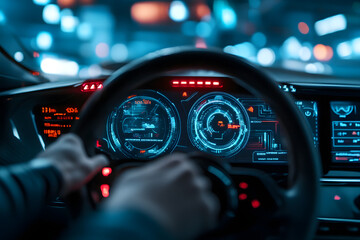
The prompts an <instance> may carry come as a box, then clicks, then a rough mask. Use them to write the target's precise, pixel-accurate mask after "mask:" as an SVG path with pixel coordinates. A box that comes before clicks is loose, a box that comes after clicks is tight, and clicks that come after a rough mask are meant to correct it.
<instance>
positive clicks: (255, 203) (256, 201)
mask: <svg viewBox="0 0 360 240" xmlns="http://www.w3.org/2000/svg"><path fill="white" fill-rule="evenodd" d="M251 206H252V207H253V208H259V207H260V202H259V200H257V199H254V200H252V201H251Z"/></svg>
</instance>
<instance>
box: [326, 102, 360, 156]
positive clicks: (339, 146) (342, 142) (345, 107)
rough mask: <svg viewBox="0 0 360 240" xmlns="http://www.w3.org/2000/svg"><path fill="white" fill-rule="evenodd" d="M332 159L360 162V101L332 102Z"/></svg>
mask: <svg viewBox="0 0 360 240" xmlns="http://www.w3.org/2000/svg"><path fill="white" fill-rule="evenodd" d="M330 105H331V123H332V124H331V125H332V151H331V155H332V161H333V162H335V163H356V162H360V112H359V109H360V102H343V101H342V102H331V103H330Z"/></svg>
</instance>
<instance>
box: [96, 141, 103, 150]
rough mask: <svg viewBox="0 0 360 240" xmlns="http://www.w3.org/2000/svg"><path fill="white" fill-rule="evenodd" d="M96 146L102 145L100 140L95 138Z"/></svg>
mask: <svg viewBox="0 0 360 240" xmlns="http://www.w3.org/2000/svg"><path fill="white" fill-rule="evenodd" d="M96 147H97V148H101V147H102V145H101V143H100V140H96Z"/></svg>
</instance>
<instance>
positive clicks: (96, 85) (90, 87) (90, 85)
mask: <svg viewBox="0 0 360 240" xmlns="http://www.w3.org/2000/svg"><path fill="white" fill-rule="evenodd" d="M102 88H103V83H102V82H85V83H83V84H82V85H81V91H82V92H95V91H96V90H99V89H102Z"/></svg>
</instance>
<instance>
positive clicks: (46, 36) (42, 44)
mask: <svg viewBox="0 0 360 240" xmlns="http://www.w3.org/2000/svg"><path fill="white" fill-rule="evenodd" d="M52 43H53V38H52V35H51V34H50V33H48V32H40V33H39V34H38V35H37V37H36V44H37V46H38V48H40V49H41V50H49V49H50V48H51V46H52Z"/></svg>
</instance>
